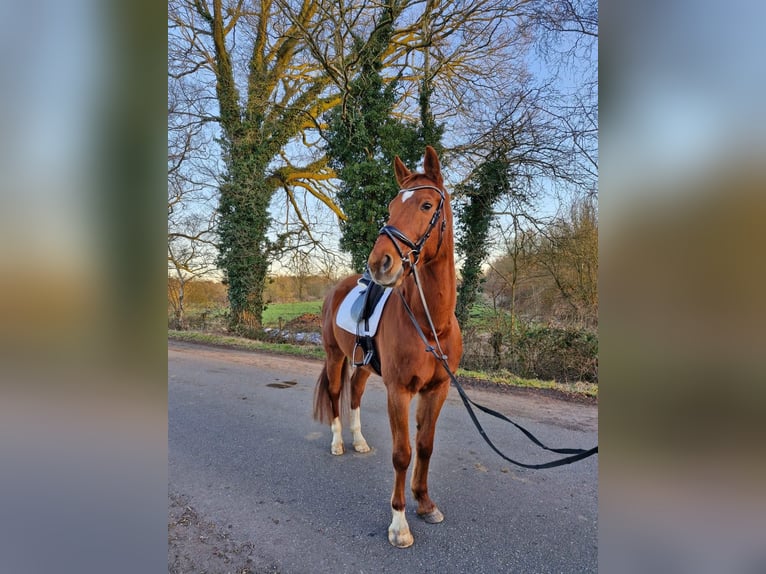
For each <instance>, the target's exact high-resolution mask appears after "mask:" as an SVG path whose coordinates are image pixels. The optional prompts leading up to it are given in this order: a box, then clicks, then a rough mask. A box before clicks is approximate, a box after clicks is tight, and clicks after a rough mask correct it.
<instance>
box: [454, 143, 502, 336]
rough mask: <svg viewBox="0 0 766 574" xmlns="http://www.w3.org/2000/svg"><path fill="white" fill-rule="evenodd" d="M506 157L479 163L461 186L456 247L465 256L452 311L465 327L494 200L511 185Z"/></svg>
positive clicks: (484, 254) (475, 294)
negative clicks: (455, 301) (461, 199)
mask: <svg viewBox="0 0 766 574" xmlns="http://www.w3.org/2000/svg"><path fill="white" fill-rule="evenodd" d="M508 168H509V165H508V159H507V158H506V157H505V156H504V154H496V155H495V156H494V157H492V158H490V159H488V160H486V161H485V162H483V163H482V164H480V165H479V166H478V167H477V168H476V170H475V171H474V173H473V175H472V177H471V178H470V179H469V180H468V181H467V182H466V183H465V184H463V185H462V186H461V187H462V189H461V190H460V191H461V195H462V196H463V198H464V203H463V204H462V205H461V206H460V208H459V210H458V211H459V215H458V223H457V227H458V232H459V239H458V241H457V245H456V248H457V250H458V251H459V252H460V253H462V254H463V255H464V256H465V262H464V263H463V267H462V269H461V270H460V275H461V276H462V283H461V284H460V286H459V287H458V294H457V307H456V309H455V314H456V315H457V318H458V322H459V323H460V325H461V327H465V325H466V322H467V320H468V317H469V312H470V310H471V306H472V305H473V304H474V303H475V302H476V299H477V297H478V295H479V292H480V288H481V281H482V271H481V266H482V263H483V262H484V260H485V259H486V257H487V255H488V242H487V239H488V237H489V226H490V224H491V223H492V218H493V217H494V212H493V207H494V205H495V202H496V201H497V200H498V199H499V198H500V197H501V196H502V195H503V194H507V193H509V191H510V188H511V179H510V176H509V171H508Z"/></svg>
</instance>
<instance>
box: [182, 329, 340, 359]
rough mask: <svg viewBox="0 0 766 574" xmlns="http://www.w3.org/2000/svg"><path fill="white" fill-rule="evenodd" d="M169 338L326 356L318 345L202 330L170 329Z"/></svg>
mask: <svg viewBox="0 0 766 574" xmlns="http://www.w3.org/2000/svg"><path fill="white" fill-rule="evenodd" d="M168 339H173V340H176V341H187V342H190V343H203V344H205V345H216V346H219V347H228V348H231V349H241V350H243V351H266V352H268V353H278V354H280V355H292V356H296V357H304V358H307V359H324V357H325V354H324V349H323V348H322V347H318V346H316V345H291V344H289V343H268V342H266V341H255V340H253V339H245V338H243V337H232V336H229V335H219V334H217V333H203V332H200V331H174V330H172V329H168Z"/></svg>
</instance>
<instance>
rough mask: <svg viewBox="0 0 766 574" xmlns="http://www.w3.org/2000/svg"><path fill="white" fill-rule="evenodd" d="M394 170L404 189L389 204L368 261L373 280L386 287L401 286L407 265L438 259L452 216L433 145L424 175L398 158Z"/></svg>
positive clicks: (428, 150) (429, 148) (427, 151)
mask: <svg viewBox="0 0 766 574" xmlns="http://www.w3.org/2000/svg"><path fill="white" fill-rule="evenodd" d="M394 171H395V173H396V181H397V182H398V183H399V187H400V188H401V190H400V191H399V193H398V194H397V196H396V197H394V199H392V200H391V203H390V204H389V205H388V212H389V218H388V224H387V225H385V226H384V227H383V228H382V229H381V230H380V236H379V237H378V239H377V241H376V242H375V245H374V246H373V248H372V252H371V253H370V257H369V258H368V259H367V265H368V266H369V268H370V273H371V274H372V278H373V280H374V281H375V282H376V283H378V284H379V285H383V286H384V287H398V286H399V285H400V284H401V282H402V281H403V279H404V277H405V271H406V268H405V266H406V267H409V266H410V265H411V264H412V263H413V262H418V261H423V262H428V261H430V260H431V259H433V258H434V257H436V255H437V254H438V251H439V249H440V247H441V244H442V240H443V238H444V233H445V227H446V225H447V218H448V216H449V215H450V213H451V212H450V210H449V196H448V194H447V192H446V191H445V190H444V181H443V179H442V175H441V167H440V165H439V158H438V156H437V155H436V151H434V149H433V148H432V147H431V146H426V152H425V159H424V161H423V171H424V173H412V172H411V171H410V170H409V169H407V167H406V166H405V165H404V163H402V161H401V160H400V159H399V158H398V157H397V158H395V159H394Z"/></svg>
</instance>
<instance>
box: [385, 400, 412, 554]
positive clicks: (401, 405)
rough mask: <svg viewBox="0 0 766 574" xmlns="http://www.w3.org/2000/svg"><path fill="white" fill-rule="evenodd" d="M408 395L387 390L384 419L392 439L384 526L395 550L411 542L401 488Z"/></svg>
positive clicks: (407, 443)
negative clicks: (388, 511) (387, 515)
mask: <svg viewBox="0 0 766 574" xmlns="http://www.w3.org/2000/svg"><path fill="white" fill-rule="evenodd" d="M411 400H412V395H411V394H410V393H409V392H408V391H404V390H399V389H397V388H389V390H388V418H389V421H390V422H391V436H392V438H393V455H392V461H393V464H394V490H393V492H392V494H391V512H392V514H393V518H392V520H391V525H390V526H389V527H388V541H389V542H390V543H391V544H393V545H394V546H396V547H397V548H407V547H408V546H412V543H413V542H414V541H415V540H414V538H413V537H412V533H411V532H410V526H409V524H407V518H406V517H405V516H404V506H405V499H404V486H405V481H406V477H407V467H409V465H410V458H411V456H412V449H411V447H410V435H409V413H410V401H411Z"/></svg>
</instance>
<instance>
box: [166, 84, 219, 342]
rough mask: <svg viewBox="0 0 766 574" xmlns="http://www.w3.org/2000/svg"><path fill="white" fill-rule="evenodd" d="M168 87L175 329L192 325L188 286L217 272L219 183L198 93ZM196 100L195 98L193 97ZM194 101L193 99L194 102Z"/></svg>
mask: <svg viewBox="0 0 766 574" xmlns="http://www.w3.org/2000/svg"><path fill="white" fill-rule="evenodd" d="M188 89H189V86H186V85H184V84H183V83H182V82H174V83H171V84H170V85H169V89H168V255H167V261H168V274H169V276H171V275H172V277H173V279H174V280H173V281H169V282H168V301H169V302H170V304H171V306H172V307H173V314H174V327H175V328H176V329H184V328H185V327H186V317H185V309H186V303H185V302H186V286H187V283H188V282H189V281H191V280H194V279H198V278H200V277H203V276H205V275H208V274H210V273H211V272H213V271H214V270H215V256H216V251H215V241H214V234H215V228H214V208H213V207H212V205H213V189H214V186H213V184H214V182H211V181H210V180H208V179H206V177H205V173H204V172H205V167H204V165H205V163H206V161H207V153H208V152H207V148H208V145H209V143H210V142H209V134H208V133H207V132H206V131H205V129H204V122H202V123H201V122H199V121H198V120H196V119H194V118H193V117H192V116H193V114H192V113H191V112H192V110H193V109H194V100H196V97H197V95H198V94H196V93H194V92H192V94H189V93H187V90H188ZM190 96H191V98H190ZM190 100H191V101H190Z"/></svg>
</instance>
